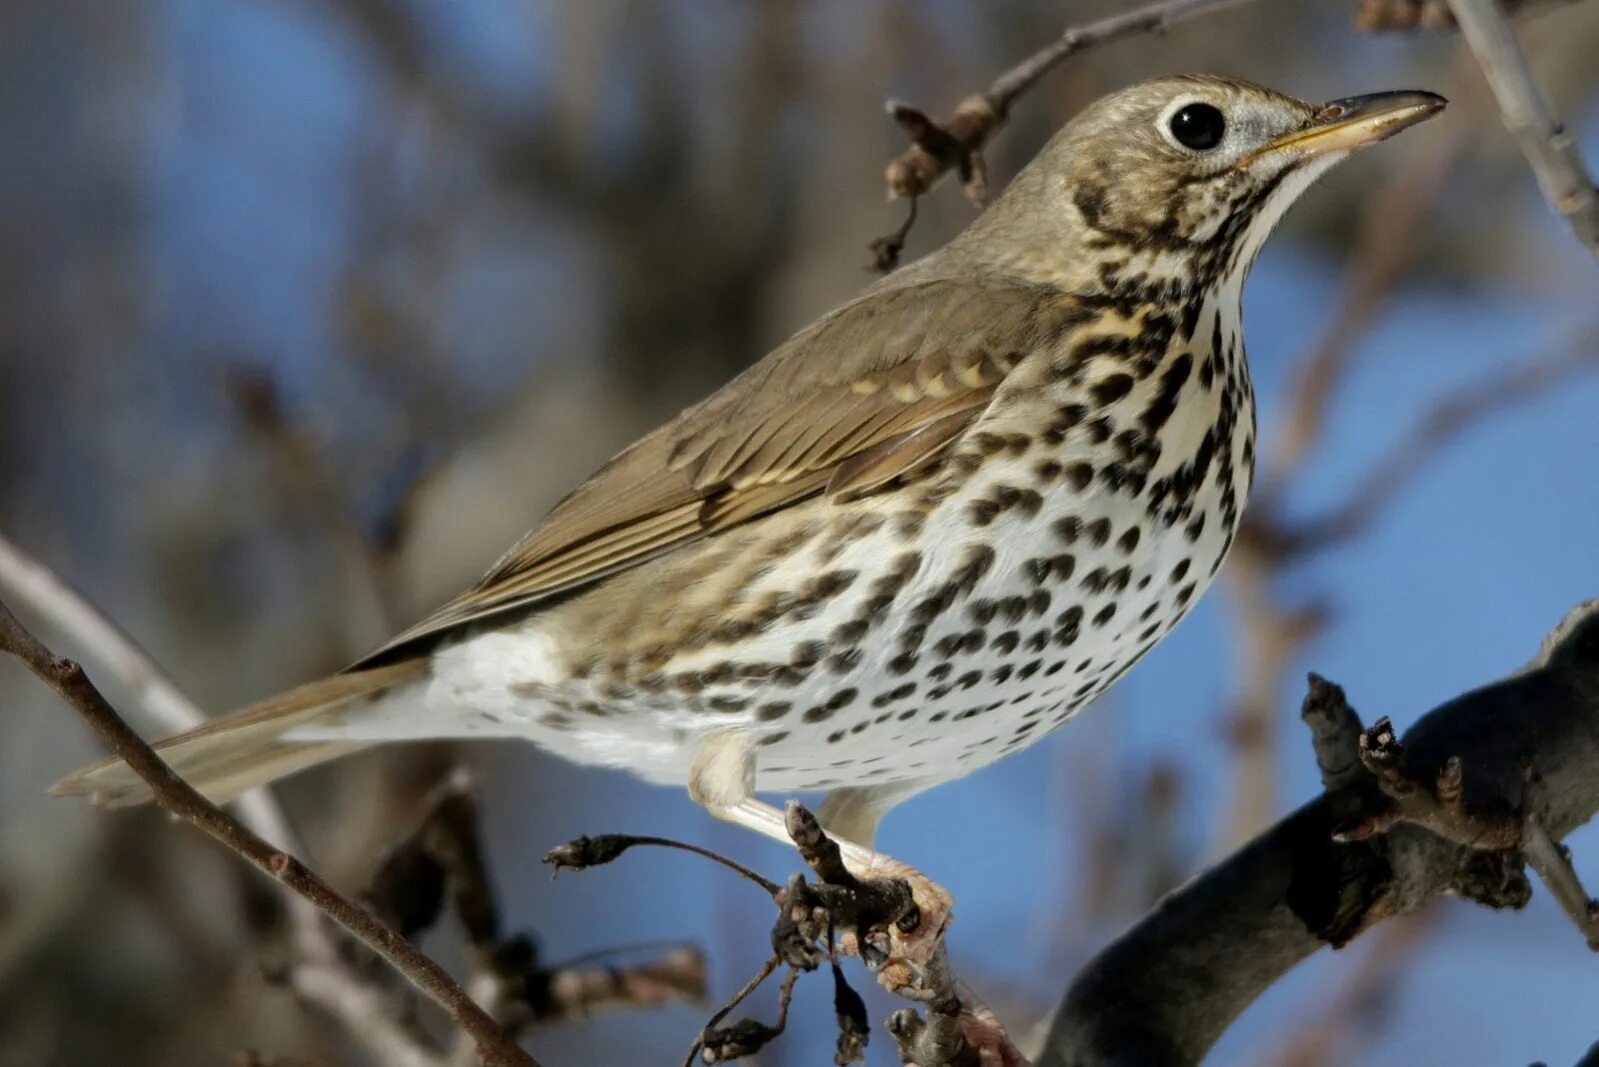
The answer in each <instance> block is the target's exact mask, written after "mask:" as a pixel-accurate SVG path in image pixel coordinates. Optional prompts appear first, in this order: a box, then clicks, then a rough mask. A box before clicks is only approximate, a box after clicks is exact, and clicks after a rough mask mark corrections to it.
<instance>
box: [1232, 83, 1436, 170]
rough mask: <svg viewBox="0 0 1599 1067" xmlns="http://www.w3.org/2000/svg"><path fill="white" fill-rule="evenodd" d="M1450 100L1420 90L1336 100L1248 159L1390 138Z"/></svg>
mask: <svg viewBox="0 0 1599 1067" xmlns="http://www.w3.org/2000/svg"><path fill="white" fill-rule="evenodd" d="M1448 103H1449V101H1447V100H1445V99H1444V98H1443V97H1441V96H1439V95H1438V94H1437V93H1427V92H1419V91H1412V92H1394V93H1370V94H1368V95H1366V96H1350V97H1345V98H1344V99H1342V100H1333V101H1330V102H1329V103H1327V104H1326V105H1324V106H1323V107H1322V109H1321V110H1320V111H1318V112H1316V114H1315V115H1314V116H1313V117H1312V118H1311V120H1310V123H1309V124H1308V125H1306V126H1305V127H1304V128H1302V129H1299V130H1295V131H1294V132H1293V133H1290V134H1288V135H1286V136H1284V137H1279V138H1278V139H1277V140H1275V141H1273V142H1271V143H1270V144H1268V145H1266V146H1265V147H1264V148H1261V149H1259V150H1257V151H1255V152H1252V153H1250V155H1249V157H1248V160H1246V161H1245V162H1248V161H1249V160H1254V159H1258V158H1259V157H1261V156H1264V155H1266V154H1268V153H1273V152H1290V153H1293V154H1294V155H1298V156H1304V157H1309V156H1319V155H1324V154H1325V153H1328V152H1351V151H1354V150H1355V149H1357V148H1364V147H1366V146H1367V145H1371V144H1376V143H1377V142H1378V141H1386V140H1387V139H1388V138H1390V137H1392V136H1393V135H1394V134H1396V133H1398V132H1399V131H1400V130H1403V129H1407V128H1409V127H1411V126H1414V125H1416V123H1418V122H1425V121H1426V120H1427V119H1430V118H1432V117H1433V116H1434V115H1436V114H1438V112H1440V111H1442V110H1443V109H1444V108H1445V107H1446V106H1447V105H1448Z"/></svg>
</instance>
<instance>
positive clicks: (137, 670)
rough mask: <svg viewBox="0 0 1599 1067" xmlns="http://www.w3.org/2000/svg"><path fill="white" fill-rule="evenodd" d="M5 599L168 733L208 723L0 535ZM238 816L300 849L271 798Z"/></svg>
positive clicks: (257, 799)
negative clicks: (56, 636)
mask: <svg viewBox="0 0 1599 1067" xmlns="http://www.w3.org/2000/svg"><path fill="white" fill-rule="evenodd" d="M0 598H4V599H5V600H6V601H8V602H10V603H12V604H16V605H17V606H18V607H19V608H21V609H22V610H23V611H25V612H26V613H27V614H28V615H30V616H32V617H34V618H37V619H39V620H41V621H42V622H44V623H45V625H46V626H48V627H49V628H50V629H51V630H54V631H56V632H57V633H60V634H62V635H63V636H65V637H66V638H67V639H68V640H69V641H70V642H71V644H72V645H73V646H75V647H76V648H77V649H78V650H79V654H80V655H82V656H85V657H86V658H88V660H89V661H90V663H91V665H92V666H94V667H95V669H96V671H97V672H101V673H104V674H106V675H108V676H110V677H112V678H115V679H116V683H117V686H118V688H120V689H122V690H124V691H125V692H126V693H127V694H128V699H129V700H131V701H132V702H133V707H134V709H135V710H136V711H137V712H138V713H139V715H140V716H141V717H143V718H145V719H147V720H149V721H150V722H151V723H152V724H154V725H156V726H158V727H160V728H161V730H162V731H163V732H166V733H181V732H182V731H184V730H189V729H193V728H194V727H196V726H199V725H200V724H201V723H203V722H205V721H206V715H205V712H203V711H201V710H200V709H199V707H198V706H196V705H195V703H194V702H193V701H192V700H190V699H189V698H188V697H187V696H185V695H184V693H183V691H182V690H180V689H179V688H178V687H177V686H176V685H174V684H173V682H172V680H171V679H170V678H168V677H167V676H166V674H165V673H164V672H163V671H162V670H161V669H160V668H159V667H157V666H156V665H155V663H154V662H153V661H152V660H151V659H150V658H149V657H148V656H147V655H145V653H144V652H143V651H142V650H141V649H140V648H139V647H138V646H137V645H136V644H134V643H133V640H132V639H131V638H129V637H128V636H127V635H126V634H124V633H123V632H122V631H121V630H120V629H118V628H117V626H116V624H115V623H113V622H112V621H111V620H110V619H108V618H106V617H105V615H104V614H102V613H101V612H100V611H99V610H98V609H97V608H96V607H95V606H94V605H93V604H91V603H89V601H88V600H87V599H85V598H84V597H83V595H82V594H80V593H79V592H78V591H77V590H76V589H73V588H72V587H71V586H70V585H68V584H67V583H66V582H64V581H62V580H61V578H60V576H58V575H57V574H56V573H55V572H54V571H52V570H51V569H50V568H49V567H46V566H45V565H44V564H43V563H40V562H39V561H38V560H36V559H34V558H33V557H32V556H30V555H28V554H27V553H26V552H24V551H22V549H20V548H18V547H17V546H16V545H15V544H13V543H12V542H11V541H9V540H8V539H6V537H5V536H4V535H0ZM238 805H239V818H240V820H241V821H242V822H243V823H244V824H245V825H246V826H248V827H250V829H252V830H254V831H255V832H256V833H258V834H260V835H261V836H262V837H264V838H266V839H267V840H268V841H271V842H273V843H274V844H276V845H278V846H280V847H282V848H285V849H297V848H298V842H297V841H296V839H295V836H294V831H293V828H292V827H291V826H290V824H289V820H288V818H287V817H286V816H285V815H284V814H283V809H282V808H280V807H279V806H278V804H277V802H276V801H274V800H273V799H272V797H271V795H270V794H269V793H268V792H267V791H266V790H264V789H252V790H250V791H249V792H248V793H245V794H244V795H243V796H241V797H239V799H238Z"/></svg>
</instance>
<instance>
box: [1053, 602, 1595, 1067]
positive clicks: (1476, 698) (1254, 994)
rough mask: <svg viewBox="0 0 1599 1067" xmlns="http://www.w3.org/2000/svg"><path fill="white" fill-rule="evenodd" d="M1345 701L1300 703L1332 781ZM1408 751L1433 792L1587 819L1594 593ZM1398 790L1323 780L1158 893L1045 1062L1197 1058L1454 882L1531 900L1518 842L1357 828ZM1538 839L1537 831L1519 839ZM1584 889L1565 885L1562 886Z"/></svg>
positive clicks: (1412, 736) (1416, 736)
mask: <svg viewBox="0 0 1599 1067" xmlns="http://www.w3.org/2000/svg"><path fill="white" fill-rule="evenodd" d="M1341 704H1342V698H1341V694H1340V693H1338V692H1337V691H1336V690H1334V689H1332V688H1330V687H1327V686H1325V685H1318V686H1313V688H1312V694H1311V699H1309V700H1307V707H1306V713H1307V717H1310V718H1311V719H1312V725H1313V726H1314V727H1315V728H1316V729H1315V732H1316V734H1317V754H1318V758H1319V760H1320V762H1321V763H1322V766H1323V768H1324V774H1326V775H1327V776H1328V780H1329V781H1331V782H1335V783H1342V782H1345V781H1347V780H1348V777H1347V776H1348V773H1349V765H1350V763H1351V761H1354V760H1358V759H1360V758H1361V754H1360V753H1357V752H1356V751H1354V746H1355V738H1356V736H1357V735H1356V734H1355V733H1354V731H1353V730H1352V729H1350V722H1351V720H1352V716H1353V713H1352V712H1350V711H1348V709H1347V708H1346V707H1341V706H1338V705H1341ZM1368 747H1369V745H1368ZM1335 749H1338V751H1335ZM1402 751H1403V766H1404V770H1405V774H1406V776H1407V777H1408V779H1409V780H1411V781H1415V782H1428V783H1438V786H1439V787H1440V788H1438V789H1437V792H1436V793H1435V795H1434V798H1433V799H1434V800H1435V801H1441V802H1443V803H1445V804H1446V805H1448V806H1450V807H1451V808H1452V809H1454V810H1455V811H1457V812H1464V813H1471V814H1472V815H1474V816H1475V817H1478V818H1481V819H1485V820H1487V821H1490V822H1491V821H1497V820H1501V819H1502V818H1503V817H1504V816H1506V815H1508V814H1514V815H1516V816H1518V817H1520V818H1523V819H1525V820H1527V821H1528V823H1529V824H1530V825H1535V826H1537V827H1539V828H1541V829H1542V831H1545V832H1547V834H1548V835H1549V837H1550V838H1551V839H1552V840H1558V839H1560V838H1562V837H1564V836H1566V835H1567V834H1569V833H1570V832H1571V831H1572V830H1574V829H1576V828H1577V827H1578V826H1580V825H1582V824H1583V823H1584V822H1586V821H1587V820H1588V819H1590V818H1592V816H1593V815H1594V814H1595V813H1596V812H1599V601H1591V602H1589V603H1587V604H1584V605H1582V606H1580V607H1578V608H1577V609H1575V610H1574V611H1572V612H1571V613H1570V614H1569V615H1568V616H1567V617H1566V619H1565V620H1563V621H1562V623H1561V624H1560V626H1559V627H1557V629H1556V630H1555V631H1554V632H1553V633H1552V634H1551V636H1550V637H1549V638H1548V639H1546V641H1545V645H1544V649H1543V651H1542V652H1541V653H1540V654H1539V656H1538V658H1537V660H1536V661H1534V663H1533V664H1532V665H1531V666H1529V667H1528V668H1527V669H1525V670H1523V671H1521V672H1519V673H1516V674H1513V675H1511V676H1509V677H1507V678H1505V679H1503V680H1502V681H1499V682H1496V683H1494V684H1492V685H1489V686H1486V687H1484V688H1482V689H1478V690H1475V691H1473V692H1470V693H1467V694H1465V695H1463V696H1460V697H1457V698H1456V699H1454V700H1452V701H1449V702H1448V703H1446V704H1443V705H1441V706H1440V707H1438V708H1436V709H1434V710H1433V711H1431V712H1429V713H1428V714H1427V715H1425V716H1423V717H1422V718H1421V719H1420V720H1419V721H1418V722H1417V723H1416V724H1415V725H1414V726H1413V727H1411V729H1410V730H1409V731H1408V732H1407V733H1406V734H1405V736H1404V737H1403V738H1402ZM1461 768H1464V774H1463V775H1462V774H1461V773H1460V769H1461ZM1387 803H1392V801H1391V798H1389V797H1388V796H1387V794H1385V793H1384V792H1382V791H1381V790H1378V789H1376V788H1375V787H1374V784H1373V783H1372V782H1371V781H1368V782H1366V783H1365V784H1364V786H1363V787H1342V788H1338V789H1336V790H1333V791H1330V792H1326V793H1323V794H1322V795H1321V796H1319V797H1317V798H1316V799H1315V800H1312V801H1311V802H1310V803H1308V804H1306V805H1305V806H1304V807H1302V808H1300V809H1299V810H1298V811H1296V812H1294V813H1293V814H1291V815H1289V816H1288V817H1287V818H1285V819H1283V820H1282V821H1281V822H1279V823H1278V824H1277V825H1275V826H1273V827H1272V828H1271V829H1269V830H1267V831H1266V832H1265V833H1263V834H1261V835H1260V836H1259V837H1257V838H1256V839H1255V840H1254V841H1252V842H1250V843H1249V844H1248V845H1246V846H1245V847H1243V848H1242V849H1240V850H1239V851H1238V852H1236V853H1234V854H1233V855H1232V856H1231V857H1229V858H1228V859H1226V860H1224V861H1222V862H1221V863H1220V864H1218V865H1217V866H1216V867H1214V868H1212V869H1211V870H1210V871H1209V872H1207V873H1206V874H1204V875H1203V876H1202V877H1200V878H1198V879H1196V880H1195V881H1194V882H1192V883H1190V884H1189V885H1188V886H1186V887H1185V888H1183V889H1182V890H1181V891H1180V892H1177V893H1175V894H1173V895H1172V896H1170V897H1169V898H1167V899H1166V900H1165V901H1163V902H1162V903H1161V905H1160V906H1159V907H1158V908H1157V909H1156V910H1155V911H1154V912H1152V913H1151V914H1150V915H1149V916H1147V917H1146V918H1145V919H1144V920H1143V921H1142V922H1140V923H1139V924H1138V925H1137V926H1135V927H1134V928H1133V929H1132V930H1131V931H1129V932H1128V933H1127V934H1126V935H1124V936H1123V937H1122V938H1120V939H1119V940H1118V941H1116V942H1114V943H1113V944H1112V945H1110V946H1109V947H1108V948H1106V949H1105V950H1104V951H1103V952H1102V953H1101V954H1100V955H1099V956H1098V957H1097V958H1096V959H1095V960H1093V961H1092V962H1091V963H1090V964H1089V965H1088V966H1087V967H1085V968H1084V969H1083V970H1082V972H1081V973H1079V974H1078V975H1077V977H1076V978H1075V979H1074V980H1073V982H1072V984H1071V987H1070V988H1069V989H1068V990H1067V992H1066V994H1065V997H1064V998H1063V1000H1062V1003H1061V1007H1060V1008H1059V1010H1058V1012H1057V1014H1056V1016H1055V1018H1054V1020H1053V1022H1052V1025H1051V1027H1050V1031H1049V1034H1048V1037H1047V1039H1046V1043H1045V1048H1044V1050H1043V1053H1042V1055H1041V1057H1040V1059H1039V1060H1038V1063H1039V1065H1040V1067H1043V1065H1045V1064H1049V1065H1054V1067H1103V1065H1111V1064H1139V1065H1141V1067H1168V1065H1170V1067H1176V1065H1188V1064H1196V1063H1198V1062H1199V1061H1200V1060H1201V1059H1202V1057H1203V1056H1204V1054H1205V1052H1206V1051H1207V1050H1208V1049H1209V1048H1210V1046H1211V1045H1212V1044H1213V1043H1214V1042H1215V1041H1216V1039H1217V1038H1218V1037H1220V1036H1221V1034H1222V1032H1223V1031H1224V1030H1225V1029H1226V1028H1227V1027H1228V1025H1230V1024H1231V1022H1232V1021H1233V1020H1234V1019H1235V1018H1237V1017H1238V1015H1239V1014H1240V1013H1241V1012H1242V1011H1243V1010H1244V1009H1245V1008H1247V1007H1248V1006H1249V1005H1250V1004H1251V1003H1253V1002H1254V1001H1255V999H1256V998H1258V997H1259V996H1260V995H1261V993H1263V992H1264V991H1265V990H1266V989H1267V988H1268V987H1270V986H1271V985H1272V984H1273V983H1275V982H1276V981H1277V980H1278V979H1280V978H1281V977H1282V976H1283V975H1284V974H1286V973H1287V972H1288V971H1289V970H1290V969H1292V968H1293V967H1294V966H1295V965H1296V964H1298V963H1299V962H1300V961H1301V960H1303V959H1304V958H1305V957H1307V956H1309V955H1310V954H1311V953H1313V952H1315V951H1316V950H1317V949H1319V948H1321V947H1322V946H1323V945H1329V944H1330V945H1333V946H1335V947H1336V946H1340V945H1343V944H1345V943H1347V942H1348V941H1350V940H1351V939H1353V938H1354V937H1356V936H1358V935H1359V934H1361V933H1362V932H1364V931H1365V930H1367V929H1369V928H1371V927H1372V926H1374V925H1375V924H1377V923H1378V922H1380V921H1382V920H1383V919H1386V918H1390V917H1392V916H1395V915H1401V914H1404V913H1406V912H1410V911H1414V910H1416V909H1417V908H1419V907H1421V906H1423V905H1425V904H1427V903H1428V902H1430V901H1432V900H1434V899H1435V898H1437V897H1438V896H1440V895H1442V894H1444V893H1446V892H1453V893H1456V894H1459V895H1462V896H1466V897H1468V898H1470V899H1473V900H1476V901H1479V902H1481V903H1485V904H1489V905H1493V906H1501V907H1503V906H1509V907H1517V906H1520V904H1521V903H1523V902H1524V901H1525V899H1526V896H1527V892H1528V888H1527V882H1526V879H1525V876H1524V875H1523V874H1522V871H1521V859H1520V853H1519V852H1494V851H1485V850H1480V849H1475V848H1471V847H1467V846H1464V845H1461V844H1457V843H1456V842H1455V840H1451V839H1449V838H1448V837H1445V836H1440V835H1439V834H1437V833H1433V832H1430V831H1429V830H1427V829H1423V828H1422V827H1421V826H1419V825H1415V824H1413V823H1411V822H1408V821H1403V820H1402V819H1400V820H1391V822H1392V823H1393V825H1391V827H1390V828H1388V829H1387V830H1386V832H1373V833H1370V834H1367V835H1366V836H1364V837H1360V835H1358V834H1351V832H1350V828H1351V827H1352V826H1355V825H1357V824H1359V823H1360V822H1361V821H1362V820H1365V819H1367V818H1369V816H1370V813H1371V812H1372V811H1373V810H1374V808H1376V809H1379V810H1380V807H1381V805H1383V804H1387ZM1335 834H1336V835H1338V836H1339V837H1344V838H1346V841H1345V842H1343V843H1340V842H1339V841H1337V840H1335ZM1454 836H1455V837H1457V839H1458V837H1459V836H1460V835H1454ZM1350 837H1356V838H1358V839H1356V840H1347V839H1348V838H1350ZM1538 843H1539V842H1538V839H1537V838H1536V837H1535V836H1534V837H1529V838H1527V839H1524V840H1523V841H1522V842H1520V846H1521V847H1522V848H1526V847H1528V846H1529V845H1532V846H1537V845H1538ZM1544 859H1545V860H1546V861H1547V856H1546V855H1545V856H1544ZM1556 891H1557V892H1561V891H1560V890H1559V888H1558V886H1557V890H1556ZM1574 893H1575V891H1573V890H1571V889H1570V887H1569V886H1568V887H1566V890H1565V891H1564V892H1562V895H1563V896H1572V895H1574ZM1574 917H1575V916H1574Z"/></svg>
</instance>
